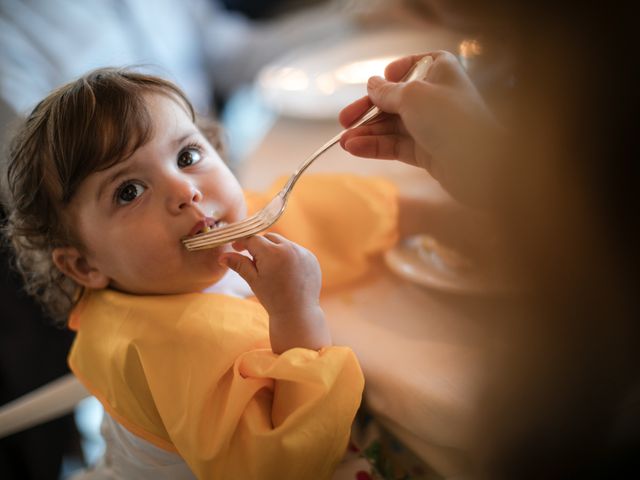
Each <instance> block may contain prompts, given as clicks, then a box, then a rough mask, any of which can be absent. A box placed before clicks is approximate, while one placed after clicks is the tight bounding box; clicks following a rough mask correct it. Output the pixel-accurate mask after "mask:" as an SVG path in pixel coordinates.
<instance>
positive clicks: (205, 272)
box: [53, 94, 246, 294]
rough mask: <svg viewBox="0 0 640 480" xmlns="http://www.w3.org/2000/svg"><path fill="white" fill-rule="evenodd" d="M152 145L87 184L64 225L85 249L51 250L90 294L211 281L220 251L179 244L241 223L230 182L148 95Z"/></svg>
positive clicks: (184, 119)
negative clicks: (218, 224)
mask: <svg viewBox="0 0 640 480" xmlns="http://www.w3.org/2000/svg"><path fill="white" fill-rule="evenodd" d="M147 107H148V110H149V114H150V116H151V118H152V121H153V137H152V138H151V140H150V141H149V142H148V143H147V144H145V145H144V146H142V147H141V148H139V149H138V150H136V151H135V152H134V154H133V155H132V156H131V157H130V158H128V159H127V160H125V161H122V162H120V163H117V164H116V165H114V166H112V167H110V168H108V169H106V170H103V171H99V172H95V173H93V174H91V175H90V176H89V177H87V178H86V179H85V180H84V182H83V183H82V184H81V186H80V188H79V189H78V191H77V193H76V195H75V196H74V198H73V200H72V202H71V208H70V216H69V219H70V221H71V222H72V224H73V225H74V231H75V232H76V234H77V235H78V236H79V239H80V241H81V243H82V244H83V246H84V250H85V251H84V252H79V251H77V250H76V249H74V248H72V247H67V248H62V249H56V250H55V251H54V254H53V256H54V261H55V262H56V265H58V267H59V268H61V270H63V271H64V272H65V273H67V274H68V275H70V276H72V277H73V278H74V279H76V281H78V282H79V283H81V284H83V285H84V286H86V287H89V288H103V287H105V286H107V285H110V286H111V287H113V288H116V289H119V290H123V291H127V292H131V293H140V294H144V293H147V294H149V293H151V294H166V293H186V292H194V291H199V290H202V289H204V288H205V287H207V286H208V285H210V284H212V283H214V282H215V281H217V280H218V279H219V278H220V277H221V276H222V275H223V273H224V271H225V269H224V268H223V267H222V266H220V265H219V264H218V257H219V255H220V253H222V251H223V250H228V248H229V247H221V248H217V249H211V250H203V251H199V252H188V251H187V250H186V249H185V248H184V247H183V245H182V243H181V241H180V240H181V238H183V237H185V236H187V235H191V234H193V233H196V231H197V230H198V229H201V228H202V227H203V226H204V223H203V222H206V223H208V224H209V225H210V224H211V222H214V221H224V222H228V223H232V222H235V221H238V220H240V219H242V218H243V217H244V216H245V215H246V207H245V203H244V197H243V193H242V190H241V188H240V185H239V184H238V182H237V180H236V179H235V177H234V176H233V175H232V173H231V172H230V171H229V169H228V168H227V167H226V165H225V164H224V163H223V162H222V160H221V159H220V157H219V156H218V154H217V153H216V151H215V150H214V149H213V147H212V146H211V145H210V144H209V142H208V141H207V140H206V139H205V138H204V137H203V135H202V134H201V133H200V131H199V130H198V128H197V127H196V126H195V125H194V123H193V122H192V121H191V118H190V116H189V115H188V114H187V113H186V111H185V109H184V108H183V107H182V106H181V105H180V104H179V103H177V102H176V101H174V100H172V99H171V98H169V97H167V96H164V95H159V94H149V95H148V96H147Z"/></svg>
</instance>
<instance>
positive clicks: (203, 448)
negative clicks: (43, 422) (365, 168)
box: [6, 69, 397, 479]
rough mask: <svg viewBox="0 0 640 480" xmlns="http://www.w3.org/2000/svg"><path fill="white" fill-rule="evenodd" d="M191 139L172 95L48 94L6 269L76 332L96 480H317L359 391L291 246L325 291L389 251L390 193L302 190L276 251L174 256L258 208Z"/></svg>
mask: <svg viewBox="0 0 640 480" xmlns="http://www.w3.org/2000/svg"><path fill="white" fill-rule="evenodd" d="M205 131H207V132H208V134H211V133H215V132H213V129H211V128H202V127H201V126H199V123H197V122H196V116H195V114H194V111H193V108H192V106H191V104H190V103H189V101H188V100H187V98H185V96H184V94H183V93H182V92H181V91H180V90H179V89H178V88H177V87H176V86H175V85H173V84H172V83H170V82H167V81H165V80H163V79H160V78H157V77H153V76H149V75H145V74H141V73H138V72H134V71H130V70H118V69H100V70H96V71H94V72H91V73H89V74H87V75H85V76H83V77H82V78H80V79H78V80H77V81H75V82H72V83H70V84H67V85H65V86H63V87H61V88H59V89H58V90H56V91H54V92H52V93H51V94H50V95H49V96H48V97H47V98H45V99H44V100H43V101H42V102H41V103H40V104H39V105H38V106H37V107H36V108H35V109H34V110H33V112H32V113H31V114H30V115H29V117H28V118H27V120H26V122H25V124H24V125H23V126H22V128H21V129H20V131H19V132H18V134H17V135H16V137H15V138H14V141H13V142H12V145H11V150H10V155H9V165H8V171H7V180H8V186H9V193H10V198H9V207H10V211H11V215H10V219H9V222H8V225H7V226H6V232H7V234H8V237H9V238H10V240H11V243H12V245H13V247H14V250H15V253H16V259H17V265H18V267H19V269H20V270H21V272H22V273H23V275H24V277H25V279H26V284H27V288H28V290H29V292H30V293H31V294H32V295H34V296H35V297H37V298H38V299H39V300H40V301H41V302H42V303H43V304H44V305H45V306H46V307H47V308H48V310H49V311H50V313H51V314H52V315H54V316H55V317H56V318H59V319H66V320H65V321H67V323H68V326H69V327H70V328H72V329H73V330H76V331H77V335H76V339H75V342H74V345H73V348H72V350H71V353H70V355H69V364H70V366H71V369H72V370H73V372H74V374H75V375H76V376H77V377H78V378H79V379H80V381H81V382H82V383H83V384H84V385H85V386H86V387H87V389H88V390H89V391H90V392H91V393H92V394H93V395H95V396H96V397H97V398H98V399H99V400H100V402H101V403H102V404H103V405H104V408H105V412H106V413H105V420H104V421H103V427H102V428H103V434H104V436H105V438H106V440H107V452H106V455H105V458H104V460H103V464H102V466H101V467H100V468H102V469H103V470H104V471H107V472H109V475H112V476H114V477H116V478H154V479H158V478H172V479H175V478H192V477H193V476H194V475H195V477H197V478H203V479H207V478H216V479H251V478H260V479H287V478H290V479H311V478H315V479H321V478H328V477H329V476H330V475H331V472H332V471H333V469H334V467H335V465H336V463H337V462H338V461H339V460H340V458H341V456H342V455H343V453H344V450H345V447H346V445H347V441H348V437H349V431H350V426H351V422H352V420H353V417H354V415H355V412H356V410H357V408H358V406H359V403H360V398H361V393H362V388H363V378H362V374H361V371H360V368H359V366H358V363H357V360H356V358H355V356H354V354H353V352H352V351H351V350H349V349H348V348H345V347H337V346H332V343H331V338H330V334H329V331H328V328H327V325H326V322H325V318H324V315H323V312H322V310H321V308H320V306H319V292H320V287H321V275H320V267H319V264H318V261H317V260H316V257H315V256H314V255H313V254H312V253H310V251H309V250H307V249H306V248H303V247H302V246H300V245H298V244H297V243H294V242H293V241H291V240H288V239H287V238H286V237H289V238H293V239H295V240H297V241H298V242H300V243H302V244H304V245H305V246H307V247H308V248H311V249H313V250H314V251H315V252H316V254H317V256H318V258H319V259H320V263H321V264H322V266H323V270H324V272H325V278H324V279H323V281H322V283H323V284H324V285H325V286H335V285H340V284H341V283H344V282H346V281H351V280H353V279H354V278H356V277H358V276H359V275H361V274H362V273H363V272H364V270H365V269H366V261H367V257H368V256H369V255H371V254H374V253H376V252H380V251H382V250H383V249H385V248H388V247H389V246H390V245H392V243H393V242H394V240H395V237H396V233H397V232H396V213H397V212H396V208H397V207H396V204H395V196H394V195H395V193H394V191H393V189H392V188H391V187H390V186H389V185H388V184H386V183H384V182H382V181H376V180H363V179H358V178H356V177H343V178H341V179H335V178H334V179H332V178H328V177H319V178H317V179H312V178H310V179H308V180H306V183H305V182H301V184H300V185H299V186H298V187H296V192H294V197H293V198H292V200H291V203H290V206H289V208H288V211H287V212H286V213H285V215H284V216H283V217H282V219H281V220H280V221H279V222H278V225H277V228H275V229H274V232H270V233H266V234H265V235H264V236H255V237H251V238H248V239H245V240H242V241H239V242H236V243H235V244H234V245H233V247H231V246H223V247H219V248H215V249H210V250H204V251H198V252H189V251H187V250H186V249H185V248H184V247H183V246H182V243H181V239H182V238H183V237H185V236H188V235H193V234H195V233H197V232H199V231H202V230H204V229H208V228H216V227H219V226H221V225H224V224H227V223H233V222H236V221H238V220H240V219H242V218H244V217H245V216H246V215H247V209H248V208H249V210H254V209H256V208H258V207H259V203H260V198H259V196H256V195H253V196H252V195H248V194H247V195H245V194H244V193H243V192H242V190H241V188H240V186H239V184H238V182H237V180H236V179H235V178H234V176H233V175H232V174H231V172H230V171H229V169H228V168H227V167H226V165H225V164H224V162H223V161H222V160H221V158H220V156H219V155H218V153H217V150H216V148H214V146H213V145H212V144H211V143H210V141H209V139H213V138H214V137H212V136H211V135H205V133H203V132H205ZM214 144H215V146H216V147H218V145H217V142H214ZM328 192H330V194H328ZM269 195H270V193H267V194H266V195H265V197H266V198H268V197H269ZM247 204H248V206H247ZM345 205H349V206H350V208H352V209H353V210H352V211H350V212H348V214H347V213H346V212H344V208H345ZM354 212H356V215H354V214H353V213H354ZM354 218H357V220H355V221H354V220H353V219H354ZM276 231H277V232H279V233H280V234H279V233H275V232H276ZM337 231H342V232H345V234H344V235H336V234H335V233H333V232H337ZM355 238H357V239H358V242H357V244H356V242H355V241H354V240H352V239H355ZM242 250H247V251H248V252H249V254H250V255H251V257H248V256H245V255H243V254H240V253H238V252H239V251H242ZM228 267H230V268H231V270H229V269H228ZM234 271H235V272H237V274H236V273H235V272H234ZM238 274H239V275H238ZM247 285H248V287H250V289H251V290H252V291H253V293H254V294H255V297H257V300H258V301H259V302H256V301H254V300H252V299H246V298H245V297H248V296H251V292H250V291H249V288H248V287H247Z"/></svg>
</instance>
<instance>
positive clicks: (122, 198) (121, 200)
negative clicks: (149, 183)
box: [115, 182, 145, 205]
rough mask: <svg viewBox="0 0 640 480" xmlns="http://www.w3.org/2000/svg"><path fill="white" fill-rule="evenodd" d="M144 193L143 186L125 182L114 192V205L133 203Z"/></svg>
mask: <svg viewBox="0 0 640 480" xmlns="http://www.w3.org/2000/svg"><path fill="white" fill-rule="evenodd" d="M144 191H145V187H144V185H142V184H140V183H138V182H125V183H123V184H122V185H120V186H119V187H118V189H117V190H116V195H115V199H116V203H118V204H119V205H126V204H128V203H131V202H133V201H134V200H135V199H136V198H138V197H139V196H140V195H142V192H144Z"/></svg>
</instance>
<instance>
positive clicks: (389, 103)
mask: <svg viewBox="0 0 640 480" xmlns="http://www.w3.org/2000/svg"><path fill="white" fill-rule="evenodd" d="M402 86H403V84H401V83H395V82H389V81H387V80H385V79H384V78H382V77H371V78H369V81H368V82H367V93H368V94H369V98H370V99H371V101H372V102H373V104H374V105H376V106H377V107H378V108H379V109H380V110H383V111H385V112H387V113H398V112H399V110H400V99H401V93H402Z"/></svg>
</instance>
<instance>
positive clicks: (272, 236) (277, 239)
mask: <svg viewBox="0 0 640 480" xmlns="http://www.w3.org/2000/svg"><path fill="white" fill-rule="evenodd" d="M264 237H265V238H267V239H268V240H271V241H272V242H273V243H275V244H276V245H279V244H281V243H284V242H288V240H287V239H286V238H285V237H283V236H282V235H280V234H278V233H274V232H267V233H265V234H264Z"/></svg>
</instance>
